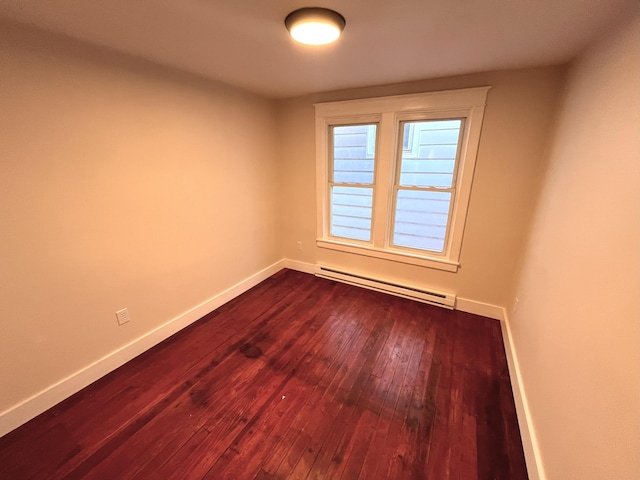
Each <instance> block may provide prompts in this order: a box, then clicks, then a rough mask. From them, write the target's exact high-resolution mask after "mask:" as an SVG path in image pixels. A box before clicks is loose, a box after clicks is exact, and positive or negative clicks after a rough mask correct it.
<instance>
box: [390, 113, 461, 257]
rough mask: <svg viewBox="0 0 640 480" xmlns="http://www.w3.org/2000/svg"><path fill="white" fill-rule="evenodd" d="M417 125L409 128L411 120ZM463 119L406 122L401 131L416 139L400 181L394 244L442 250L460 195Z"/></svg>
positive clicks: (408, 150)
mask: <svg viewBox="0 0 640 480" xmlns="http://www.w3.org/2000/svg"><path fill="white" fill-rule="evenodd" d="M408 125H409V126H410V127H411V128H407V126H408ZM461 127H462V120H457V119H456V120H430V121H424V122H405V123H404V124H401V128H400V131H401V132H403V135H404V137H406V136H407V135H408V134H409V132H411V131H412V132H413V137H414V140H413V142H412V144H409V145H408V147H407V148H405V147H404V145H407V144H408V142H407V143H405V140H407V139H406V138H403V142H402V145H403V149H402V152H401V153H402V157H401V160H400V168H399V175H397V177H398V181H397V182H396V187H395V209H394V211H395V219H394V227H393V244H394V245H397V246H400V247H407V248H415V249H419V250H428V251H432V252H436V253H442V252H443V251H444V247H445V241H446V234H447V226H448V221H449V212H450V207H451V203H452V199H453V195H454V189H453V186H454V174H455V167H456V163H457V162H456V158H457V155H458V143H459V139H460V129H461Z"/></svg>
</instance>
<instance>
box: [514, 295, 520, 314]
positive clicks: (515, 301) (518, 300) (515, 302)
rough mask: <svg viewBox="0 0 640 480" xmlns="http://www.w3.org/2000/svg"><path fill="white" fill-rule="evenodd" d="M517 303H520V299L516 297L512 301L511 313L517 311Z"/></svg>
mask: <svg viewBox="0 0 640 480" xmlns="http://www.w3.org/2000/svg"><path fill="white" fill-rule="evenodd" d="M519 303H520V299H519V298H518V297H516V298H515V300H514V301H513V313H516V312H517V311H518V304H519Z"/></svg>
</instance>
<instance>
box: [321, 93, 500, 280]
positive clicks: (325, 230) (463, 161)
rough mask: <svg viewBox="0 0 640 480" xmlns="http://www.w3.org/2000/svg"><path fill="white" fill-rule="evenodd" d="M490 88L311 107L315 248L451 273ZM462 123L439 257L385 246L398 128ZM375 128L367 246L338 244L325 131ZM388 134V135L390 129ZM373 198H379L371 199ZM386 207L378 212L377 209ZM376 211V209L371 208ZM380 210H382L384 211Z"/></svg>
mask: <svg viewBox="0 0 640 480" xmlns="http://www.w3.org/2000/svg"><path fill="white" fill-rule="evenodd" d="M490 88H491V87H477V88H467V89H461V90H447V91H441V92H429V93H419V94H410V95H396V96H390V97H378V98H370V99H360V100H346V101H338V102H326V103H317V104H315V105H314V106H315V117H316V118H315V120H316V193H317V239H316V245H317V246H318V247H319V248H327V249H331V250H338V251H342V252H346V253H352V254H358V255H365V256H368V257H373V258H381V259H385V260H392V261H397V262H401V263H409V264H412V265H419V266H424V267H429V268H435V269H439V270H444V271H449V272H456V271H457V270H458V268H459V266H460V253H461V249H462V240H463V236H464V226H465V223H466V216H467V211H468V207H469V200H470V196H471V184H472V180H473V173H474V170H475V163H476V158H477V153H478V147H479V142H480V132H481V129H482V121H483V117H484V108H485V104H486V98H487V94H488V92H489V89H490ZM447 118H463V119H464V132H463V133H462V135H463V138H462V139H461V144H460V149H461V150H460V157H459V160H458V161H459V164H458V166H457V172H458V173H457V177H458V178H457V179H456V180H455V191H456V195H455V198H454V200H453V205H452V206H451V215H450V220H449V221H450V226H449V228H448V232H447V237H448V238H447V239H446V243H445V248H444V252H442V253H434V252H424V253H421V252H419V251H417V250H414V249H405V248H402V247H396V246H393V245H391V244H390V238H391V229H392V228H393V224H392V223H391V219H392V218H393V215H392V212H391V209H392V206H393V199H392V198H391V197H390V195H392V192H393V190H394V182H395V176H396V171H395V170H396V169H397V166H398V162H399V161H400V159H399V158H396V157H397V155H398V152H402V145H401V144H400V142H401V135H400V132H399V125H400V122H402V121H410V120H414V119H421V120H423V119H424V120H428V119H447ZM369 122H371V123H377V124H378V130H377V141H378V144H377V149H376V157H377V159H376V162H377V163H378V164H377V166H376V171H375V172H374V193H373V195H374V205H373V215H372V225H371V242H365V243H363V242H358V241H353V240H349V239H344V240H343V239H338V238H336V237H332V236H331V235H330V225H329V222H330V218H329V214H330V206H329V201H330V199H329V188H328V185H329V174H330V173H329V172H330V170H329V168H330V159H331V158H332V157H331V152H330V151H329V148H330V144H331V142H330V139H329V135H330V127H331V126H334V125H349V124H358V123H360V124H362V123H369ZM389 129H391V130H389ZM376 197H379V198H378V199H376ZM381 205H382V206H383V207H385V208H386V210H385V211H381V208H380V206H381ZM376 206H377V208H376ZM383 210H384V209H383Z"/></svg>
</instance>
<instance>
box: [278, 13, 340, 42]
mask: <svg viewBox="0 0 640 480" xmlns="http://www.w3.org/2000/svg"><path fill="white" fill-rule="evenodd" d="M284 24H285V26H286V27H287V30H289V35H291V37H292V38H293V39H294V40H295V41H297V42H300V43H304V44H306V45H326V44H327V43H331V42H335V41H336V40H337V39H338V38H339V37H340V35H341V34H342V30H344V26H345V24H346V21H345V19H344V17H343V16H342V15H340V14H339V13H338V12H334V11H333V10H329V9H327V8H318V7H308V8H301V9H299V10H295V11H293V12H291V13H290V14H289V15H287V18H285V19H284Z"/></svg>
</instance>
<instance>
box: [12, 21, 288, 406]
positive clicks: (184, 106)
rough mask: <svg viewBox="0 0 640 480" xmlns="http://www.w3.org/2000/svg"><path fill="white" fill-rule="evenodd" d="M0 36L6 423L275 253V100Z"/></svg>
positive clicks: (35, 36)
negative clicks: (123, 315) (19, 408)
mask: <svg viewBox="0 0 640 480" xmlns="http://www.w3.org/2000/svg"><path fill="white" fill-rule="evenodd" d="M0 33H1V34H2V41H1V42H0V72H1V73H0V219H1V220H0V224H1V226H0V235H1V241H0V263H1V266H0V283H1V288H0V306H1V309H2V310H1V313H0V322H1V323H2V325H1V334H0V378H1V379H2V386H1V387H0V412H2V411H3V410H5V409H7V408H9V407H10V406H13V405H15V404H16V403H18V402H20V401H21V400H24V399H25V398H27V397H29V396H31V395H33V394H36V393H37V392H39V391H40V390H42V389H44V388H45V387H48V386H50V385H52V384H53V383H55V382H56V381H59V380H61V379H63V378H64V377H66V376H67V375H70V374H72V373H74V372H76V371H78V370H79V369H81V368H84V367H86V366H87V365H89V364H90V363H91V362H93V361H96V360H97V359H99V358H101V357H103V356H104V355H107V354H108V353H110V352H112V351H114V350H115V349H118V348H120V347H122V346H123V345H125V344H127V343H128V342H131V341H132V340H134V339H136V338H137V337H140V336H141V335H143V334H145V333H147V332H149V331H151V330H152V329H154V328H156V327H158V326H159V325H161V324H163V323H165V322H167V321H169V320H171V319H172V318H174V317H176V316H178V315H180V314H182V313H183V312H185V311H186V310H188V309H191V308H192V307H194V306H196V305H198V304H199V303H201V302H203V301H205V300H207V299H209V298H211V297H212V296H213V295H215V294H216V293H218V292H220V291H222V290H224V289H226V288H228V287H230V286H231V285H233V284H235V283H236V282H238V281H240V280H242V279H245V278H246V277H248V276H250V275H253V274H255V273H256V272H257V271H259V270H260V269H263V268H265V267H266V266H268V265H270V264H271V263H273V262H275V261H277V260H279V259H280V258H281V256H280V254H279V250H278V246H277V239H276V228H275V226H276V211H277V208H276V181H277V178H276V174H277V170H276V166H275V162H276V156H275V152H276V145H275V139H276V130H275V113H276V112H275V106H274V104H272V103H271V102H268V101H266V100H263V99H260V98H258V97H255V96H253V95H249V94H246V93H242V92H240V91H238V90H235V89H232V88H228V87H223V86H216V85H215V84H212V83H210V82H204V81H201V80H198V79H195V78H193V77H189V76H184V75H181V74H178V73H173V72H171V71H169V70H164V69H162V68H160V67H155V66H151V65H148V64H145V63H144V62H141V61H137V60H130V59H127V58H124V57H120V56H117V55H115V54H110V53H108V52H105V51H102V50H98V49H94V48H90V47H85V46H82V45H78V44H76V43H74V42H70V41H69V42H68V41H65V40H62V39H59V38H56V37H50V36H48V35H46V34H42V33H37V32H35V31H30V30H26V29H22V28H18V27H15V26H12V25H9V24H2V25H0ZM124 307H128V308H129V311H130V315H131V323H129V324H128V325H126V326H123V327H118V326H117V324H116V319H115V316H114V312H115V311H116V310H118V309H120V308H124Z"/></svg>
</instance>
